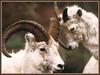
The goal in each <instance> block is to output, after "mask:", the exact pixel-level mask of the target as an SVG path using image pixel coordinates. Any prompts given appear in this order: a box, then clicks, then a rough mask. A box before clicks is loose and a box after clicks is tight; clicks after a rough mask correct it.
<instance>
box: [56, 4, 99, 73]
mask: <svg viewBox="0 0 100 75" xmlns="http://www.w3.org/2000/svg"><path fill="white" fill-rule="evenodd" d="M55 10H56V14H57V15H58V16H57V17H58V20H59V22H60V25H61V28H60V30H61V32H62V33H63V34H64V35H65V38H66V43H67V44H63V42H61V40H59V43H60V45H61V46H62V47H64V48H65V49H66V50H73V49H75V48H77V47H78V46H79V44H80V43H82V44H83V45H84V46H85V47H86V48H87V49H88V50H89V52H90V53H91V54H92V57H91V58H90V60H89V62H88V63H87V64H86V66H85V68H84V70H83V73H87V72H88V73H98V64H99V63H98V57H99V30H98V27H99V23H98V18H97V17H96V16H95V15H94V14H93V13H91V12H88V11H86V10H84V9H82V8H81V7H78V6H77V5H73V6H69V7H66V8H65V9H64V10H63V13H62V14H60V12H59V9H58V7H57V4H56V3H55ZM61 35H62V34H61ZM61 35H60V36H61ZM92 60H93V61H92ZM95 64H96V66H93V65H95ZM91 66H92V67H91Z"/></svg>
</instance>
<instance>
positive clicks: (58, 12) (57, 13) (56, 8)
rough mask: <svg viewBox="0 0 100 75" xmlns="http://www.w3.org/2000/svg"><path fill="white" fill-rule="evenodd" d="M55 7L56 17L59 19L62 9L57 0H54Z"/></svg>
mask: <svg viewBox="0 0 100 75" xmlns="http://www.w3.org/2000/svg"><path fill="white" fill-rule="evenodd" d="M54 9H55V15H56V18H57V19H58V20H59V17H58V15H59V14H60V11H59V9H58V6H57V2H56V1H55V2H54Z"/></svg>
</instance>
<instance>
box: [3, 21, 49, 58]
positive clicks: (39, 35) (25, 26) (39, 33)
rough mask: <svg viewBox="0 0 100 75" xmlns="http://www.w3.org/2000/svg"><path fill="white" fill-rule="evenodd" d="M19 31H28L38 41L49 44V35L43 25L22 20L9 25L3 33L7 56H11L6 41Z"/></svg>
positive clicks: (4, 49)
mask: <svg viewBox="0 0 100 75" xmlns="http://www.w3.org/2000/svg"><path fill="white" fill-rule="evenodd" d="M19 31H28V32H30V33H32V34H33V35H34V36H35V37H36V41H46V43H47V44H48V40H49V35H48V33H47V31H46V29H45V28H44V27H43V26H42V25H40V24H38V23H36V22H34V21H30V20H21V21H18V22H16V23H14V24H12V25H11V26H9V27H8V28H7V30H6V32H5V33H4V35H3V42H2V43H3V44H2V45H3V47H2V51H3V54H4V55H5V56H7V57H11V56H10V55H9V54H8V51H7V49H6V46H5V43H6V42H7V41H8V39H9V38H10V36H12V35H13V34H14V33H16V32H19Z"/></svg>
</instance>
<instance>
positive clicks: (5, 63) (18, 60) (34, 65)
mask: <svg viewBox="0 0 100 75" xmlns="http://www.w3.org/2000/svg"><path fill="white" fill-rule="evenodd" d="M25 39H26V44H25V49H24V50H20V51H19V52H17V53H11V55H12V58H7V57H6V56H4V55H3V54H2V65H1V66H2V73H53V71H56V70H62V69H64V68H62V69H61V68H60V67H59V66H58V64H61V65H64V62H63V60H62V59H61V57H60V55H59V52H58V48H59V44H58V43H57V42H56V41H55V40H54V39H53V38H52V37H51V36H50V40H49V44H48V45H47V44H46V43H45V42H36V41H35V37H34V36H33V35H32V34H31V33H28V34H26V35H25ZM41 48H45V51H41V50H40V49H41Z"/></svg>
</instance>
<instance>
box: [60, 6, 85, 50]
mask: <svg viewBox="0 0 100 75" xmlns="http://www.w3.org/2000/svg"><path fill="white" fill-rule="evenodd" d="M73 10H74V12H73ZM60 16H62V20H61V22H60V24H61V27H62V31H63V33H64V34H65V38H66V43H67V44H66V47H67V48H68V49H69V50H70V49H75V48H77V47H78V45H79V43H80V42H82V41H83V34H84V33H83V29H84V27H85V25H84V22H83V21H82V19H81V17H82V10H81V9H80V8H79V7H77V6H73V7H69V8H65V9H64V11H63V15H60Z"/></svg>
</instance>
